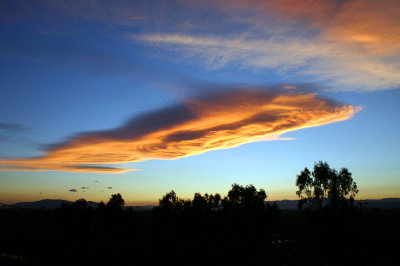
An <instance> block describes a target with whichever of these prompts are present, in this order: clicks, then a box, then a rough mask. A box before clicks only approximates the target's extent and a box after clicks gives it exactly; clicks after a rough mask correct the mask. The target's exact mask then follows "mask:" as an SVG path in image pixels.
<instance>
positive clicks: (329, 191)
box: [296, 161, 358, 209]
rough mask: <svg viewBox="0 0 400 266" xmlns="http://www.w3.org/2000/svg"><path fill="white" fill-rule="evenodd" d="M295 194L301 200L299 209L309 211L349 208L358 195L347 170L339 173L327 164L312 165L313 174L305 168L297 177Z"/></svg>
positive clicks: (354, 183) (344, 169)
mask: <svg viewBox="0 0 400 266" xmlns="http://www.w3.org/2000/svg"><path fill="white" fill-rule="evenodd" d="M296 186H297V187H298V189H299V190H298V191H297V192H296V194H297V195H298V196H299V197H300V198H301V200H300V201H299V209H301V208H302V207H303V206H306V207H307V208H311V209H320V208H322V207H324V206H327V207H330V208H347V207H351V206H352V205H353V202H354V196H355V195H356V194H357V193H358V188H357V184H356V182H354V181H353V178H352V176H351V173H350V172H349V171H348V170H347V168H342V169H340V171H339V172H338V171H336V170H335V169H333V168H332V169H331V168H330V167H329V165H328V163H327V162H321V161H319V162H318V163H315V164H314V170H313V172H310V170H308V169H307V168H305V169H304V170H303V171H301V173H300V174H299V175H298V176H297V180H296Z"/></svg>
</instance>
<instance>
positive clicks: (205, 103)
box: [0, 0, 400, 205]
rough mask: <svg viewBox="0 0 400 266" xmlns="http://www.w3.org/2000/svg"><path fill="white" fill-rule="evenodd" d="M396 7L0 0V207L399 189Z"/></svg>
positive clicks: (387, 193)
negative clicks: (316, 184) (304, 187)
mask: <svg viewBox="0 0 400 266" xmlns="http://www.w3.org/2000/svg"><path fill="white" fill-rule="evenodd" d="M399 17H400V2H399V1H397V0H393V1H392V0H383V1H372V0H371V1H369V0H364V1H359V0H347V1H343V0H340V1H339V0H336V1H335V0H333V1H323V0H298V1H294V0H282V1H278V0H271V1H261V0H229V1H228V0H215V1H200V0H193V1H191V0H175V1H161V0H160V1H151V0H150V1H148V0H146V1H144V0H143V1H102V0H88V1H74V0H70V1H61V0H53V1H1V2H0V70H1V71H0V202H1V203H6V204H10V203H15V202H21V201H34V200H40V199H66V200H76V199H79V198H85V199H86V200H92V201H100V200H103V201H107V200H108V199H109V197H110V195H111V194H115V193H121V194H122V196H123V198H124V199H125V201H126V204H127V205H146V204H157V203H158V199H159V198H161V197H162V195H164V194H165V193H167V192H169V191H170V190H175V192H176V193H177V194H178V196H179V197H181V198H190V197H192V196H193V194H194V193H196V192H200V193H202V194H203V193H220V194H222V195H225V194H226V193H227V191H228V190H229V188H230V186H231V184H233V183H238V184H241V185H247V184H253V185H254V186H255V187H256V188H262V189H265V190H266V192H267V195H268V200H283V199H296V197H297V196H296V194H295V191H296V186H295V181H296V175H297V174H299V173H300V172H301V171H302V170H303V169H304V168H305V167H308V168H309V169H311V168H312V167H313V165H314V163H315V162H318V161H326V162H328V163H329V165H330V166H331V167H333V168H335V169H338V170H339V169H340V168H342V167H346V168H348V169H349V171H350V172H351V173H352V175H353V179H354V181H356V182H357V184H358V187H359V190H360V192H359V194H358V195H357V198H358V199H377V198H388V197H400V174H399V173H400V164H399V162H400V140H399V137H400V123H399V122H400V121H399V115H400V104H399V103H400V20H399V19H398V18H399Z"/></svg>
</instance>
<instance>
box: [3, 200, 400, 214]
mask: <svg viewBox="0 0 400 266" xmlns="http://www.w3.org/2000/svg"><path fill="white" fill-rule="evenodd" d="M267 202H268V203H269V204H273V203H276V205H278V207H279V209H281V210H297V206H298V202H299V201H298V200H277V201H267ZM63 203H66V204H72V203H74V202H73V201H68V200H62V199H43V200H38V201H32V202H18V203H15V204H10V205H5V204H0V208H16V209H56V208H60V207H61V205H62V204H63ZM87 204H88V206H90V207H93V208H97V206H98V205H99V203H98V202H94V201H88V202H87ZM355 206H359V207H361V208H363V209H374V208H377V209H400V198H383V199H377V200H371V199H366V200H356V201H355ZM154 207H155V206H153V205H145V206H125V208H132V209H133V210H137V211H140V210H151V209H152V208H154Z"/></svg>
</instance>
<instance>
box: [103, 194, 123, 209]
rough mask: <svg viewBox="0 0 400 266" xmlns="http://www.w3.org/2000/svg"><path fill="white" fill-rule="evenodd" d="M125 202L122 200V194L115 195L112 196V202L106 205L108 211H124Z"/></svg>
mask: <svg viewBox="0 0 400 266" xmlns="http://www.w3.org/2000/svg"><path fill="white" fill-rule="evenodd" d="M124 205H125V201H124V199H123V198H122V196H121V194H119V193H118V194H113V195H111V198H110V200H109V201H108V202H107V204H106V208H107V209H112V210H122V207H124Z"/></svg>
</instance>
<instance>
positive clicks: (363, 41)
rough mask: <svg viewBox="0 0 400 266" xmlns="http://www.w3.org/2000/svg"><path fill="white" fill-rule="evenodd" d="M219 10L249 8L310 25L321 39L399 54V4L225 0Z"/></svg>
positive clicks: (387, 1)
mask: <svg viewBox="0 0 400 266" xmlns="http://www.w3.org/2000/svg"><path fill="white" fill-rule="evenodd" d="M217 3H218V4H217V5H219V7H221V8H224V9H225V10H226V9H231V10H232V9H235V8H236V9H237V8H247V9H251V10H254V11H257V12H262V13H264V14H265V13H267V14H268V15H271V16H275V17H277V18H278V19H280V20H286V21H290V22H293V23H298V22H308V24H309V25H310V26H311V27H313V28H317V29H319V30H320V31H321V37H322V38H324V39H326V40H330V41H335V42H341V43H347V44H350V45H356V46H357V47H361V48H363V49H366V50H367V51H368V52H372V53H376V54H382V55H391V54H397V53H398V52H399V50H400V19H399V17H400V2H399V1H398V0H381V1H374V0H348V1H341V0H334V1H325V0H272V1H263V0H233V1H231V0H229V1H226V0H222V1H217Z"/></svg>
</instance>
